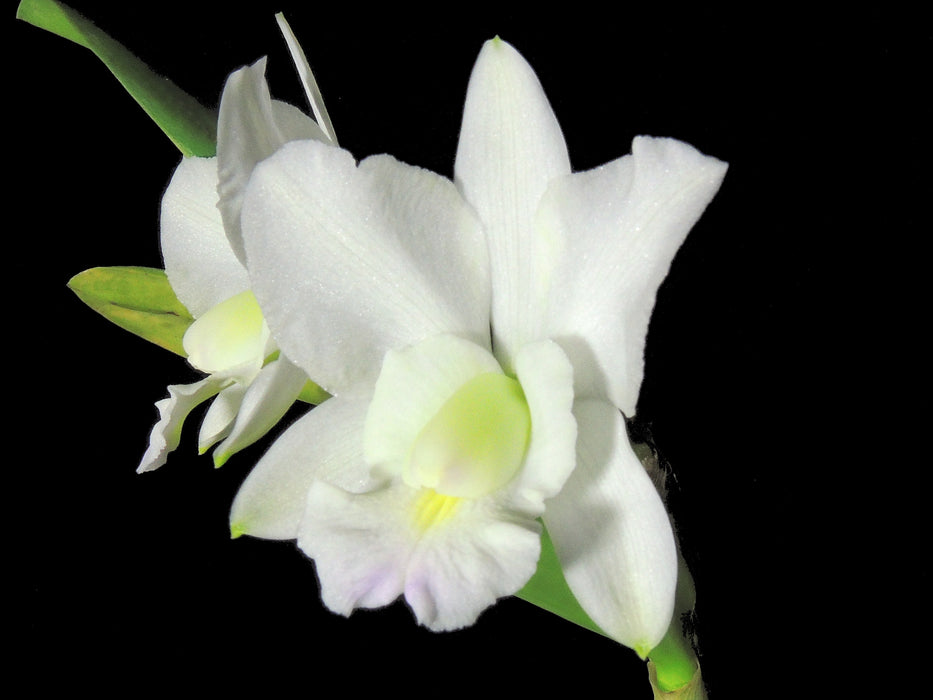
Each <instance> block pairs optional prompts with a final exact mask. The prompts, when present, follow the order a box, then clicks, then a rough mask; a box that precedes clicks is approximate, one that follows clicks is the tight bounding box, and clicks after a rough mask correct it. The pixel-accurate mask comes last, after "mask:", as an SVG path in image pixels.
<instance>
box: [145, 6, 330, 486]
mask: <svg viewBox="0 0 933 700" xmlns="http://www.w3.org/2000/svg"><path fill="white" fill-rule="evenodd" d="M279 24H280V26H281V27H282V31H283V34H284V35H285V38H286V41H287V42H288V43H289V48H290V49H291V50H292V55H293V57H294V58H295V61H296V65H297V66H298V69H299V75H300V76H301V78H302V82H303V83H304V85H305V88H306V90H307V92H308V96H309V100H310V101H311V105H312V109H313V110H314V112H315V114H316V115H317V117H318V119H319V120H320V123H321V124H322V125H323V127H322V126H319V124H318V123H317V122H315V121H314V120H313V119H311V118H310V117H308V116H306V115H305V114H304V113H302V112H301V111H300V110H298V109H297V108H295V107H293V106H291V105H288V104H285V103H283V102H279V101H273V100H272V99H271V97H270V95H269V89H268V86H267V84H266V80H265V63H266V61H265V59H261V60H260V61H258V62H257V63H255V64H254V65H252V66H249V67H246V68H242V69H240V70H238V71H236V72H235V73H233V74H232V75H231V76H230V77H229V78H228V79H227V83H226V85H225V87H224V92H223V96H222V98H221V104H220V116H219V121H218V143H217V153H218V155H217V157H216V158H185V159H184V160H182V162H181V164H180V165H179V166H178V168H177V169H176V170H175V174H174V175H173V176H172V180H171V182H170V183H169V186H168V188H167V189H166V192H165V195H164V196H163V198H162V214H161V238H162V255H163V258H164V262H165V271H166V274H167V275H168V279H169V282H170V284H171V285H172V289H173V290H174V291H175V294H176V295H177V296H178V299H179V300H180V301H181V302H182V304H184V305H185V307H186V308H187V309H188V310H189V311H190V312H191V315H192V316H193V317H194V318H195V321H194V323H192V324H191V326H190V327H189V329H188V331H187V332H186V333H185V336H184V341H183V343H184V348H185V352H186V353H187V356H188V361H189V363H190V364H191V365H192V366H193V367H194V368H195V369H197V370H200V371H201V372H204V373H205V374H206V375H208V376H207V377H206V378H204V379H202V380H201V381H198V382H195V383H193V384H183V385H172V386H169V387H168V391H169V398H167V399H163V400H161V401H158V402H157V403H156V407H157V408H158V410H159V415H160V418H159V421H158V422H157V423H156V425H155V427H154V428H153V429H152V432H151V434H150V438H149V447H148V449H147V450H146V453H145V455H144V456H143V459H142V461H141V463H140V465H139V467H138V469H137V471H139V472H146V471H151V470H153V469H157V468H158V467H160V466H161V465H162V464H164V463H165V461H166V458H167V457H168V454H169V453H170V452H171V451H172V450H174V449H175V448H176V447H177V446H178V444H179V441H180V438H181V430H182V426H183V423H184V420H185V418H187V416H188V414H189V413H190V412H191V411H192V410H193V409H194V408H195V407H196V406H198V405H199V404H201V403H202V402H204V401H206V400H208V399H210V398H212V397H215V396H216V398H215V399H214V401H213V403H212V404H211V407H210V408H209V409H208V411H207V412H206V414H205V416H204V419H203V421H202V423H201V431H200V434H199V439H198V443H199V450H200V452H201V453H202V454H203V453H204V452H206V451H207V450H208V449H210V448H211V447H212V446H214V445H215V444H216V443H218V442H220V444H219V445H218V446H217V447H216V449H215V450H214V455H213V456H214V463H215V464H216V465H217V466H221V465H222V464H223V463H224V462H225V461H226V460H227V459H228V458H229V457H230V456H231V455H233V454H234V453H236V452H238V451H239V450H241V449H243V448H244V447H247V446H248V445H250V444H252V443H253V442H255V441H256V440H258V439H259V438H260V437H262V436H263V435H264V434H265V433H266V432H267V431H268V430H269V429H270V428H271V427H272V426H273V425H275V424H276V423H277V422H278V420H279V419H280V418H281V417H282V416H283V415H284V414H285V412H286V411H287V410H288V408H289V407H290V406H291V405H292V404H293V403H294V402H295V400H296V399H297V398H298V396H299V395H300V394H301V391H302V389H303V388H304V387H305V386H306V384H307V382H308V377H307V375H306V374H305V372H304V371H302V370H301V369H299V368H298V367H297V366H296V365H294V364H293V363H292V362H290V361H289V360H288V358H287V357H285V356H284V355H282V354H281V353H280V351H279V348H278V346H277V345H276V343H275V341H274V340H273V338H272V337H271V335H270V333H269V327H268V325H267V324H266V321H265V319H264V318H263V315H262V311H261V310H260V308H259V305H258V303H257V301H256V297H255V296H254V295H253V293H252V291H251V290H250V281H249V276H248V274H247V271H246V267H245V260H246V258H245V254H244V252H243V245H242V236H241V233H240V206H241V202H242V195H243V190H244V188H245V185H246V182H247V180H248V179H249V175H250V173H251V172H252V169H253V167H255V165H256V164H257V163H258V162H260V161H261V160H262V159H264V158H266V157H268V156H270V155H272V154H273V153H275V152H276V151H277V150H278V149H279V148H280V147H281V146H282V145H284V144H285V143H287V142H289V141H292V140H295V139H316V140H319V141H324V142H327V143H335V140H334V136H333V127H332V125H331V124H330V120H329V118H328V117H327V113H326V111H325V110H324V107H323V101H322V100H321V99H320V94H319V93H318V92H317V87H316V85H315V84H314V82H313V77H311V75H310V71H308V70H306V65H307V63H306V61H305V59H304V55H303V54H302V53H301V51H300V48H298V47H297V43H296V42H295V41H294V37H293V36H292V34H291V31H290V29H289V28H288V25H287V24H285V22H284V19H282V18H281V17H279ZM221 441H222V442H221Z"/></svg>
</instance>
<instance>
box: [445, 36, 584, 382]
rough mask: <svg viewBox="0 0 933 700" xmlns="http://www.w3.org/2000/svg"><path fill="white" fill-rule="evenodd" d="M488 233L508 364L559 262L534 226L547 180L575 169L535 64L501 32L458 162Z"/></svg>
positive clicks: (474, 87) (466, 120) (496, 328)
mask: <svg viewBox="0 0 933 700" xmlns="http://www.w3.org/2000/svg"><path fill="white" fill-rule="evenodd" d="M454 172H455V174H456V178H455V180H456V182H457V186H458V187H459V188H460V190H461V191H462V192H463V194H464V196H465V197H466V199H467V201H469V202H470V204H472V205H473V207H474V208H475V209H476V211H477V213H478V214H479V218H480V220H481V221H482V222H483V225H484V226H485V228H486V235H487V237H488V239H489V250H490V266H491V270H492V285H493V297H492V300H493V306H492V323H493V347H494V348H495V350H496V356H497V357H499V359H500V362H502V363H503V366H504V368H505V369H506V371H507V372H509V371H511V362H512V357H513V356H514V353H515V352H517V350H518V348H519V347H521V345H523V344H524V343H526V342H529V341H533V340H537V339H538V338H540V337H541V335H540V327H541V322H542V314H543V311H544V307H543V301H544V299H545V297H546V293H547V281H548V278H549V274H550V269H551V267H552V266H553V263H554V261H553V257H552V251H551V250H550V248H549V242H548V241H544V240H541V239H540V238H538V237H537V234H536V232H535V230H534V228H533V223H534V217H535V212H536V211H537V209H538V204H539V202H540V200H541V196H542V195H543V194H544V192H545V189H546V188H547V186H548V183H549V182H550V181H551V180H552V179H554V178H555V177H559V176H561V175H565V174H568V173H569V172H570V161H569V159H568V157H567V147H566V144H565V143H564V137H563V135H562V134H561V131H560V126H559V125H558V123H557V119H556V118H555V117H554V113H553V111H552V110H551V106H550V104H549V103H548V101H547V97H545V95H544V91H543V90H542V89H541V84H540V83H539V82H538V78H537V76H536V75H535V73H534V71H533V70H532V69H531V67H530V66H529V65H528V64H527V63H526V62H525V60H524V59H523V58H522V57H521V56H520V55H519V54H518V52H517V51H515V49H513V48H512V47H511V46H510V45H509V44H507V43H505V42H504V41H502V40H500V39H493V40H492V41H488V42H486V44H485V45H484V46H483V49H482V51H481V52H480V55H479V58H478V59H477V61H476V65H475V67H474V68H473V74H472V76H471V77H470V85H469V88H468V90H467V98H466V105H465V107H464V112H463V125H462V128H461V130H460V143H459V146H458V148H457V161H456V166H455V169H454Z"/></svg>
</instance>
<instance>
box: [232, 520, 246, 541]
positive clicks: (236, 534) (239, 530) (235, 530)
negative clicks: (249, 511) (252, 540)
mask: <svg viewBox="0 0 933 700" xmlns="http://www.w3.org/2000/svg"><path fill="white" fill-rule="evenodd" d="M245 534H246V528H245V527H244V526H243V525H242V524H241V523H230V539H231V540H236V539H239V538H240V537H242V536H243V535H245Z"/></svg>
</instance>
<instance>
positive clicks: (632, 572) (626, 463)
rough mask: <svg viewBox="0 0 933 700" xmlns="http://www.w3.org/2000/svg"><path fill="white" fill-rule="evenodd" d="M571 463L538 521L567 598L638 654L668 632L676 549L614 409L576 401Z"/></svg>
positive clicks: (661, 509)
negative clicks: (575, 435) (566, 586)
mask: <svg viewBox="0 0 933 700" xmlns="http://www.w3.org/2000/svg"><path fill="white" fill-rule="evenodd" d="M574 414H575V415H576V418H577V426H578V439H577V466H576V469H575V470H574V472H573V474H571V476H570V478H569V479H568V480H567V483H566V484H565V485H564V488H563V489H562V490H561V492H560V493H559V494H558V495H557V496H555V497H554V498H553V499H551V500H550V501H549V502H548V504H547V511H546V512H545V514H544V523H545V525H546V526H547V529H548V532H549V533H550V535H551V539H552V540H553V542H554V549H555V550H556V552H557V556H558V558H559V559H560V562H561V568H562V569H563V571H564V576H565V577H566V579H567V583H568V584H569V585H570V589H571V590H572V591H573V594H574V596H576V598H577V600H578V601H579V602H580V604H581V605H582V606H583V609H584V610H586V612H587V614H588V615H589V616H590V617H591V618H592V619H593V621H594V622H595V623H596V624H598V625H599V626H600V628H601V629H603V630H604V631H605V632H606V633H607V634H609V635H610V636H612V637H613V638H614V639H616V640H618V641H619V642H621V643H622V644H625V645H626V646H628V647H631V648H632V649H634V650H635V651H637V652H638V653H639V655H641V656H642V657H644V656H645V655H646V654H647V653H648V652H649V651H650V650H651V649H652V648H653V647H654V646H656V645H657V643H658V642H660V641H661V638H662V637H663V636H664V634H665V633H666V631H667V627H668V624H669V623H670V620H671V614H672V612H673V608H674V589H675V587H676V584H677V549H676V545H675V543H674V536H673V533H672V531H671V525H670V521H669V519H668V516H667V513H666V511H665V510H664V504H663V503H662V502H661V498H660V496H659V495H658V492H657V490H655V487H654V485H653V484H652V483H651V479H650V478H649V477H648V474H647V472H646V471H645V469H644V467H643V466H642V464H641V462H640V461H639V460H638V458H637V457H636V456H635V454H634V452H632V448H631V446H630V445H629V442H628V437H627V435H626V432H625V424H624V421H623V419H622V415H621V414H620V413H619V411H618V410H617V409H616V408H615V407H613V406H611V405H610V404H608V403H605V402H602V401H595V400H590V401H578V402H577V403H576V404H575V406H574Z"/></svg>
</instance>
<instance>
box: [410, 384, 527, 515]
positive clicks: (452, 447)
mask: <svg viewBox="0 0 933 700" xmlns="http://www.w3.org/2000/svg"><path fill="white" fill-rule="evenodd" d="M530 434H531V415H530V413H529V410H528V402H527V401H526V400H525V394H524V392H523V391H522V388H521V385H520V384H519V383H518V382H517V381H516V380H514V379H511V378H510V377H507V376H505V375H504V374H499V373H496V372H484V373H483V374H479V375H477V376H476V377H473V378H472V379H471V380H469V381H468V382H466V383H465V384H464V385H463V386H461V387H460V388H459V389H458V390H457V391H456V392H455V393H454V395H453V396H451V397H450V398H449V399H448V400H447V401H446V402H445V403H444V405H443V406H441V408H440V410H438V412H437V413H436V414H435V415H434V417H433V418H431V420H430V421H428V423H427V425H425V426H424V428H422V430H421V432H420V433H419V434H418V437H417V438H415V441H414V444H413V445H412V448H411V452H410V453H409V457H408V462H407V464H406V465H405V469H404V471H403V478H404V480H405V481H406V483H408V484H409V485H410V486H425V487H428V488H432V489H434V490H435V491H437V492H438V493H440V494H443V495H445V496H456V497H461V498H478V497H480V496H484V495H486V494H489V493H492V492H493V491H496V490H498V489H499V488H501V487H502V486H504V485H505V484H506V483H508V482H509V481H511V479H512V478H513V477H514V476H515V474H517V473H518V471H519V470H520V469H521V466H522V463H523V462H524V459H525V453H526V452H527V449H528V442H529V438H530Z"/></svg>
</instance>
